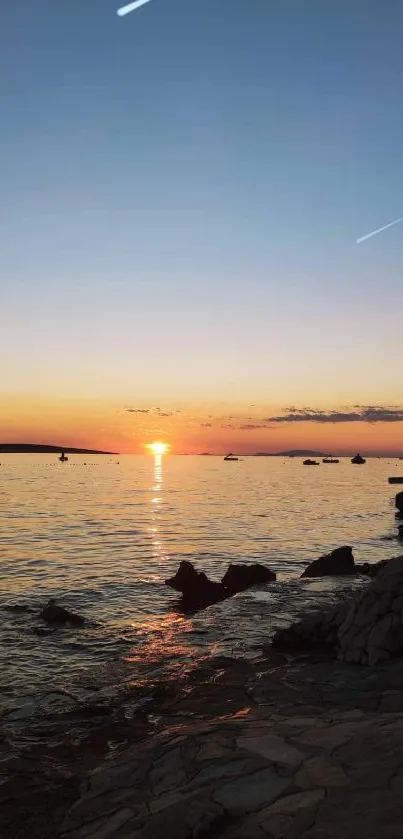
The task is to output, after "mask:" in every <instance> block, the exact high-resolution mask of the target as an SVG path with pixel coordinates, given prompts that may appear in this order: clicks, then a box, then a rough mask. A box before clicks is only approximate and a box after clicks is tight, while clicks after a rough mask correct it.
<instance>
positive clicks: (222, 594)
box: [165, 560, 229, 611]
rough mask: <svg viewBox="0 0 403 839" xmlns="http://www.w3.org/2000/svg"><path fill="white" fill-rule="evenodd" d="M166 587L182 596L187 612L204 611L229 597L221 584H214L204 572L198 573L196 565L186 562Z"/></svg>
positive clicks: (168, 581) (166, 582)
mask: <svg viewBox="0 0 403 839" xmlns="http://www.w3.org/2000/svg"><path fill="white" fill-rule="evenodd" d="M165 585H167V586H169V587H170V588H173V589H175V591H179V592H180V593H181V594H182V596H183V601H184V606H186V607H187V608H186V611H188V609H189V610H192V609H193V608H195V609H202V608H204V605H210V604H212V603H218V602H219V601H220V600H224V599H225V598H226V597H229V593H228V592H227V590H226V589H225V588H224V586H223V585H222V584H221V583H214V582H212V580H209V578H208V577H207V575H206V574H205V573H204V572H203V571H196V569H195V567H194V565H193V564H192V563H191V562H187V561H186V560H184V561H183V562H181V563H180V565H179V568H178V571H177V572H176V574H175V575H174V576H173V577H170V578H169V579H168V580H165Z"/></svg>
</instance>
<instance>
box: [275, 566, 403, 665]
mask: <svg viewBox="0 0 403 839" xmlns="http://www.w3.org/2000/svg"><path fill="white" fill-rule="evenodd" d="M273 644H274V646H276V647H279V648H281V649H288V650H292V649H299V648H301V647H305V648H307V647H308V648H315V647H318V646H319V647H322V648H323V647H325V648H328V649H330V650H332V651H333V652H334V654H335V655H337V657H338V659H339V660H340V661H346V662H351V663H354V664H369V665H373V664H377V663H378V662H379V661H383V660H386V659H389V658H392V657H395V656H399V657H403V556H400V557H397V558H395V559H390V560H388V561H386V562H383V563H378V573H377V576H376V578H375V579H374V580H372V581H371V583H370V584H368V586H367V587H366V588H365V590H364V591H361V592H359V593H358V594H356V595H353V596H352V597H350V598H349V599H348V600H346V601H344V602H342V603H340V604H338V605H337V606H335V607H332V608H331V609H327V610H324V611H323V612H317V613H314V614H311V615H308V616H306V617H305V618H303V619H302V620H300V621H298V622H297V623H295V624H294V625H293V626H291V627H289V628H287V629H284V630H280V631H279V632H277V633H276V635H275V637H274V641H273Z"/></svg>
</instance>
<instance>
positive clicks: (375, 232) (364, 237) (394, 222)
mask: <svg viewBox="0 0 403 839" xmlns="http://www.w3.org/2000/svg"><path fill="white" fill-rule="evenodd" d="M143 2H144V0H143ZM399 221H403V216H401V218H397V219H395V221H391V222H390V224H385V225H384V226H383V227H378V230H373V231H372V233H367V234H366V236H361V237H360V238H359V239H356V243H357V245H359V244H360V243H361V242H365V240H366V239H370V238H371V236H376V234H377V233H382V230H387V229H388V227H393V225H394V224H399Z"/></svg>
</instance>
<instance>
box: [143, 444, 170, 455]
mask: <svg viewBox="0 0 403 839" xmlns="http://www.w3.org/2000/svg"><path fill="white" fill-rule="evenodd" d="M147 449H148V450H149V451H150V452H151V454H166V453H167V451H168V449H169V445H168V443H147Z"/></svg>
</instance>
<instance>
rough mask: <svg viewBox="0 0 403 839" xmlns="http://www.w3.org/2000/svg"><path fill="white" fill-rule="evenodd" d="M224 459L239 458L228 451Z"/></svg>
mask: <svg viewBox="0 0 403 839" xmlns="http://www.w3.org/2000/svg"><path fill="white" fill-rule="evenodd" d="M224 460H239V457H235V455H234V454H232V453H231V452H230V453H229V454H227V455H225V457H224Z"/></svg>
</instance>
